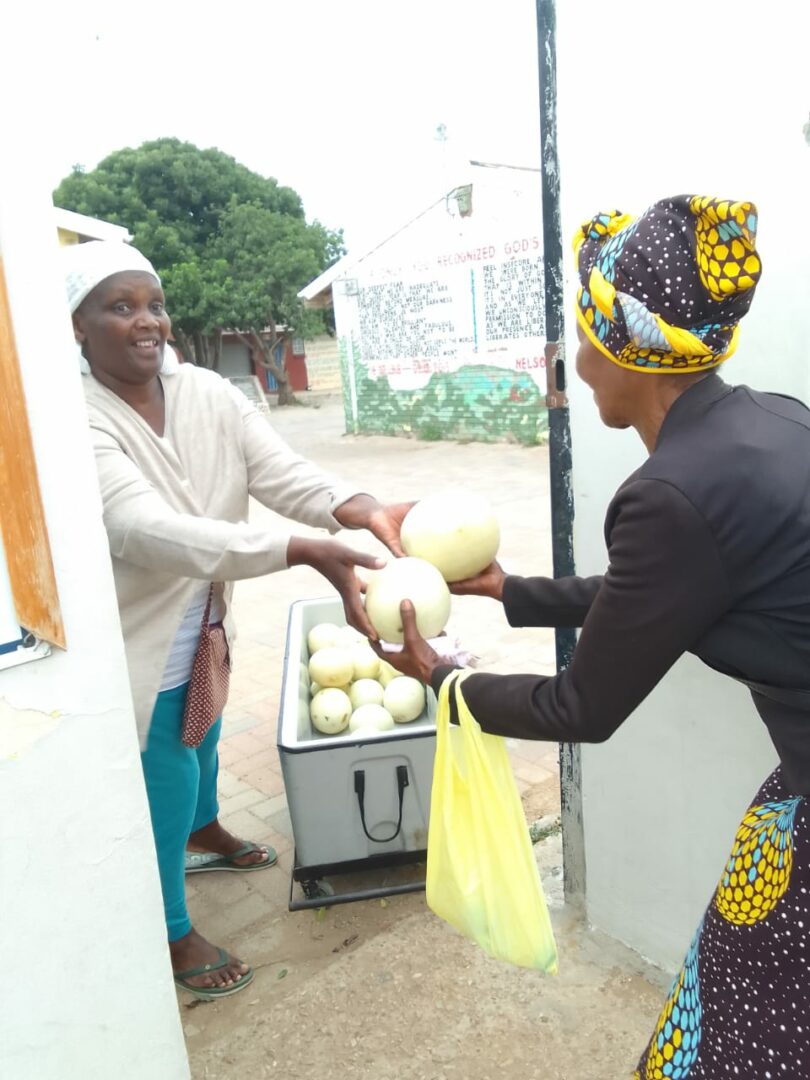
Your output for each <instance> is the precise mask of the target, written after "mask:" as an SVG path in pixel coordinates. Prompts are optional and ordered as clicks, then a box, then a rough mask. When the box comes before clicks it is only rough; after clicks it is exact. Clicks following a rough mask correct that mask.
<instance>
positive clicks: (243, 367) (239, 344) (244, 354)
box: [217, 329, 310, 394]
mask: <svg viewBox="0 0 810 1080" xmlns="http://www.w3.org/2000/svg"><path fill="white" fill-rule="evenodd" d="M278 334H279V340H278V343H277V345H276V347H275V350H274V356H273V359H274V360H275V361H276V363H277V364H278V365H279V367H282V368H283V370H285V371H286V372H287V376H288V378H289V380H290V387H291V389H292V390H293V391H295V392H298V391H303V390H309V389H310V385H309V375H308V370H307V359H308V357H307V356H305V354H304V342H303V340H302V339H301V338H299V337H294V336H293V335H291V334H287V333H285V332H284V330H283V329H279V331H278ZM217 370H218V371H219V373H220V375H224V377H225V378H226V379H230V378H238V377H244V376H245V375H255V376H256V378H257V379H258V380H259V382H260V383H261V385H262V389H263V390H264V392H265V393H266V394H273V393H276V392H277V391H278V384H277V383H276V380H275V379H274V377H273V373H272V372H271V371H268V369H267V368H264V367H262V365H261V364H260V363H259V361H258V360H257V359H256V357H255V356H254V354H253V349H251V348H249V347H248V346H247V345H245V343H244V341H242V340H240V338H239V337H238V336H237V335H236V334H232V333H224V334H223V335H222V352H221V353H220V358H219V367H218V368H217Z"/></svg>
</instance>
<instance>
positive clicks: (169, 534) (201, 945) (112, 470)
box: [64, 241, 409, 999]
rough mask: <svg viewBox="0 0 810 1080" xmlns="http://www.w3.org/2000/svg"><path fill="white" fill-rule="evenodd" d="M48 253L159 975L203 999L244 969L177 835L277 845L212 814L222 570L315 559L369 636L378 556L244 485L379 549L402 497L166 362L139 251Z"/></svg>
mask: <svg viewBox="0 0 810 1080" xmlns="http://www.w3.org/2000/svg"><path fill="white" fill-rule="evenodd" d="M64 258H65V262H66V273H65V281H66V289H67V296H68V303H69V306H70V310H71V313H72V315H73V325H74V332H75V337H76V341H77V344H78V346H79V350H80V363H81V366H82V371H83V373H84V375H85V379H84V387H85V396H86V399H87V406H88V413H89V420H90V427H91V430H92V435H93V444H94V449H95V455H96V463H97V467H98V474H99V483H100V487H101V496H102V502H103V508H104V523H105V527H106V529H107V533H108V537H109V542H110V551H111V554H112V562H113V571H114V575H115V584H116V592H117V596H118V604H119V609H120V613H121V625H122V630H123V635H124V644H125V648H126V654H127V662H128V666H129V674H130V681H131V685H132V693H133V701H134V705H135V714H136V720H137V723H138V731H139V735H140V739H141V750H142V761H143V767H144V776H145V780H146V788H147V793H148V796H149V804H150V812H151V816H152V825H153V830H154V834H155V844H156V848H157V854H158V863H159V868H160V877H161V885H162V889H163V898H164V905H165V910H166V921H167V928H168V936H169V947H170V951H171V957H172V965H173V969H174V972H175V980H176V982H177V983H178V984H179V985H181V986H182V987H183V988H184V989H186V990H188V991H189V992H190V993H192V994H194V995H195V996H196V997H199V998H203V999H212V998H218V997H222V996H225V995H228V994H232V993H235V992H236V991H238V990H241V989H242V988H243V987H244V986H246V985H247V984H248V983H249V982H250V980H251V979H252V977H253V972H252V970H251V969H250V968H248V967H247V966H246V965H245V964H243V963H241V961H239V960H237V959H235V958H234V957H232V956H230V955H229V954H228V953H227V952H226V951H225V950H224V949H221V948H218V947H216V946H214V945H212V944H210V943H209V942H208V941H206V940H205V938H203V937H202V936H201V935H200V934H198V933H197V931H196V930H195V929H194V928H193V927H192V925H191V921H190V919H189V917H188V912H187V910H186V904H185V890H184V873H185V872H186V869H187V863H186V848H187V846H188V847H189V848H190V849H191V850H192V851H195V852H197V853H198V854H197V855H196V856H193V857H192V862H193V860H194V859H196V860H197V864H198V865H196V866H195V865H192V867H191V870H192V871H193V870H195V869H198V870H209V869H228V870H232V871H239V872H252V871H256V870H260V869H263V868H265V867H267V866H270V865H272V863H274V862H275V852H273V851H272V849H268V848H266V847H259V846H257V845H255V844H246V843H244V842H243V841H242V840H240V839H238V838H237V837H235V836H233V835H231V834H230V833H229V832H227V831H226V830H225V829H224V828H223V827H222V826H221V825H220V824H219V821H218V819H217V809H218V808H217V801H216V776H217V741H218V738H219V730H220V720H219V718H218V717H217V716H216V715H214V714H215V712H216V708H215V706H214V705H213V701H214V700H216V699H217V697H218V696H222V683H223V682H226V680H227V665H228V660H227V652H226V650H227V645H228V644H229V643H231V642H232V641H233V626H232V623H231V620H230V615H229V606H230V597H231V592H232V587H233V586H232V583H233V582H234V581H236V580H239V579H241V578H249V577H256V576H259V575H262V574H267V573H273V572H274V571H277V570H283V569H286V567H288V566H293V565H300V564H307V565H310V566H313V567H314V568H315V569H317V570H318V571H319V572H320V573H321V574H323V576H324V577H325V578H326V579H327V580H328V581H330V582H331V584H332V585H333V586H334V587H335V588H336V589H337V591H338V592H339V593H340V595H341V598H342V600H343V603H344V607H345V610H346V615H347V619H348V621H349V622H350V623H351V624H353V625H354V626H355V627H357V628H358V629H359V630H361V631H362V632H363V633H365V634H367V635H368V636H370V637H372V638H374V637H375V636H376V635H375V633H374V630H373V628H372V627H371V625H370V623H369V622H368V620H367V619H366V616H365V612H364V610H363V606H362V601H361V597H360V594H359V591H358V586H357V580H356V577H355V573H354V568H355V566H356V565H359V566H364V567H371V568H373V567H377V566H379V565H380V560H379V559H376V558H373V557H371V556H368V555H365V554H362V553H360V552H355V551H352V550H350V549H349V548H347V547H345V546H343V545H341V544H338V543H337V542H335V541H334V540H329V539H311V538H308V537H307V538H304V537H301V536H295V535H290V534H289V533H286V532H284V531H282V530H272V531H270V530H267V529H265V528H262V527H259V526H253V525H250V524H249V523H248V521H247V518H248V498H249V496H251V495H252V496H253V497H254V498H256V499H258V500H259V501H260V502H262V503H263V504H264V505H265V506H268V507H270V508H271V509H273V510H275V511H276V512H277V513H279V514H281V515H282V516H284V517H287V518H292V519H293V520H295V521H300V522H302V523H305V524H307V525H311V526H317V527H322V528H325V529H327V530H329V531H330V532H336V531H337V530H338V529H340V528H366V529H369V530H370V531H371V532H372V533H373V534H374V535H375V536H376V537H377V538H378V539H380V540H381V541H383V543H385V544H386V545H387V546H388V547H389V548H390V549H391V550H392V551H393V552H394V553H395V554H401V549H400V546H399V529H400V525H401V522H402V518H403V517H404V515H405V513H406V512H407V510H408V508H409V505H408V504H400V505H396V506H387V507H386V506H382V505H380V504H379V503H378V502H377V501H376V500H375V499H374V498H372V497H371V496H370V495H366V494H362V493H358V492H356V491H354V490H353V489H351V488H346V487H342V486H341V485H339V484H338V483H337V482H336V481H335V480H333V479H332V478H331V477H328V476H326V475H325V474H323V473H322V472H321V471H320V470H319V469H317V468H316V467H315V466H314V465H312V464H310V463H309V462H307V461H305V460H304V459H302V458H300V457H299V456H298V455H296V454H294V453H293V452H292V451H291V450H290V448H289V447H288V446H286V444H285V443H284V442H283V441H282V440H281V439H280V438H279V437H278V436H277V435H276V434H275V433H274V432H273V430H272V428H271V427H270V425H269V424H268V423H267V421H266V419H265V418H264V417H262V416H261V415H260V414H259V413H258V412H257V411H256V410H255V409H254V408H253V406H252V405H251V404H250V402H249V401H248V400H247V398H245V396H244V395H243V394H242V393H241V392H240V391H238V390H236V389H235V388H234V387H232V386H231V384H229V383H228V382H227V381H226V380H224V379H222V378H220V377H219V376H218V375H216V374H215V373H213V372H210V371H206V370H204V369H201V368H198V367H196V366H194V365H192V364H179V363H178V361H177V358H176V356H175V355H174V353H173V351H172V350H171V348H170V347H167V338H168V336H169V332H170V329H171V323H170V320H169V316H168V314H167V313H166V309H165V307H164V296H163V290H162V288H161V284H160V279H159V277H158V275H157V273H156V271H155V270H154V268H153V267H152V265H151V264H150V263H149V262H148V260H147V259H146V258H144V256H143V255H142V254H141V253H140V252H138V251H136V250H135V249H134V248H132V247H130V246H129V245H126V244H121V243H114V242H109V241H97V242H92V243H87V244H81V245H77V246H74V247H71V248H68V249H66V251H65V254H64ZM218 648H219V649H221V652H220V653H218V651H217V650H218ZM223 672H224V674H223ZM200 717H203V720H201V719H200ZM189 732H190V733H191V734H189ZM184 740H185V741H184Z"/></svg>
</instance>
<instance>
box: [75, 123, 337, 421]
mask: <svg viewBox="0 0 810 1080" xmlns="http://www.w3.org/2000/svg"><path fill="white" fill-rule="evenodd" d="M54 202H55V203H56V205H57V206H60V207H62V208H64V209H66V210H75V211H76V212H78V213H80V214H87V215H89V216H90V217H97V218H101V219H102V220H104V221H110V222H112V223H113V224H117V225H123V226H124V227H125V228H127V229H128V230H129V231H130V232H131V233H132V235H133V243H134V244H135V246H136V247H137V248H138V249H139V250H140V251H142V252H143V253H144V255H146V257H147V258H148V259H150V260H151V262H152V263H153V264H154V266H155V268H156V269H157V271H158V273H159V274H160V276H161V280H162V282H163V287H164V290H165V292H166V304H167V308H168V310H169V313H170V314H171V317H172V323H173V326H174V331H175V335H176V340H177V343H178V345H179V346H180V348H181V349H182V351H183V352H184V354H185V357H186V359H187V360H193V361H194V362H196V363H200V364H205V365H206V366H211V367H216V366H217V364H218V360H219V350H220V345H221V337H222V333H223V331H225V330H230V331H233V332H235V333H238V334H239V335H240V336H241V337H242V339H243V340H244V341H245V342H246V343H248V344H249V345H250V347H251V348H252V349H253V350H254V352H255V355H256V356H257V358H258V359H259V360H260V362H261V363H262V364H264V366H266V367H268V368H269V369H270V370H272V371H273V374H274V375H275V377H276V381H277V382H278V384H279V402H280V403H283V402H284V401H286V400H294V399H293V397H292V394H291V393H290V391H289V384H288V380H287V376H286V372H284V371H282V370H280V369H279V366H278V364H277V363H276V361H275V360H274V349H275V346H276V344H277V340H278V335H279V328H280V327H284V329H285V330H286V331H287V332H288V333H295V334H297V335H302V336H303V335H307V334H310V333H313V332H317V329H318V326H317V325H316V324H318V323H319V321H320V316H318V315H316V314H314V313H313V312H311V311H307V310H305V309H304V307H303V305H302V304H301V302H300V301H299V299H298V297H297V293H298V291H299V290H300V289H301V288H303V286H304V285H306V284H307V283H308V282H309V281H311V280H312V279H313V278H314V277H317V275H318V274H319V273H321V272H322V271H323V270H325V269H326V268H327V267H328V266H329V265H331V264H332V263H333V262H335V261H336V259H338V258H339V257H340V256H341V255H342V254H343V253H344V248H343V235H342V232H341V231H339V230H338V231H332V230H329V229H327V228H325V227H324V226H323V225H322V224H321V223H320V222H318V221H315V222H312V223H309V222H307V221H306V218H305V216H304V208H303V206H302V203H301V199H300V197H299V196H298V194H297V193H296V192H295V191H293V189H292V188H289V187H284V186H283V185H280V184H279V183H278V182H277V181H276V180H274V179H272V178H268V177H263V176H260V175H259V174H258V173H255V172H252V171H251V170H250V169H248V168H246V167H245V166H244V165H241V164H239V162H237V161H236V160H235V159H234V158H232V157H230V156H229V155H228V154H225V153H223V152H222V151H220V150H216V149H207V150H200V149H199V148H198V147H196V146H194V145H193V144H191V143H186V142H181V141H180V140H178V139H157V140H155V141H153V142H147V143H144V144H143V145H142V146H140V147H137V148H136V149H132V148H126V149H123V150H117V151H115V152H114V153H112V154H110V155H109V156H108V157H106V158H105V159H104V160H103V161H102V162H100V164H99V165H98V166H97V167H96V168H95V169H92V170H91V171H89V172H85V171H84V169H82V168H81V167H80V166H76V167H74V169H73V171H72V172H71V174H70V175H69V176H67V177H65V179H64V180H62V182H61V183H60V184H59V186H58V187H57V189H56V191H55V192H54Z"/></svg>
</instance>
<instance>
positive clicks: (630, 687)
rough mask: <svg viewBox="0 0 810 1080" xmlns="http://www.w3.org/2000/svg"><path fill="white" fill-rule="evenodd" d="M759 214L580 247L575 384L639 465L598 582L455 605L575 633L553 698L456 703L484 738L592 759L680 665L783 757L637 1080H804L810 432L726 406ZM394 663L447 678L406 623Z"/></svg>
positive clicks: (459, 588) (514, 584)
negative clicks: (700, 672) (740, 706)
mask: <svg viewBox="0 0 810 1080" xmlns="http://www.w3.org/2000/svg"><path fill="white" fill-rule="evenodd" d="M756 227H757V214H756V209H755V208H754V206H753V205H752V204H751V203H745V202H736V203H735V202H731V201H726V200H719V199H709V198H703V197H697V196H694V197H691V196H678V197H675V198H670V199H664V200H662V201H661V202H657V203H655V204H654V205H653V206H651V207H650V208H649V209H648V210H647V211H646V212H645V213H643V214H642V215H641V216H640V217H638V218H636V219H633V218H631V217H630V216H628V215H619V214H618V213H615V212H613V213H606V214H600V215H598V216H597V217H595V218H594V219H593V220H592V221H590V222H588V223H587V224H586V225H585V226H583V227H582V229H580V230H579V231H578V233H577V237H576V241H575V249H576V252H577V260H578V271H579V279H580V288H579V291H578V294H577V318H578V323H579V326H578V332H579V338H580V345H579V351H578V354H577V371H578V373H579V375H580V377H581V378H582V379H583V380H584V381H585V382H586V383H587V384H588V386H590V388H591V389H592V390H593V394H594V398H595V401H596V404H597V407H598V409H599V413H600V416H601V418H602V420H603V422H604V423H605V424H606V425H607V426H608V427H612V428H628V427H633V428H635V429H636V431H637V432H638V434H639V436H640V437H641V439H642V441H643V442H644V445H645V447H646V449H647V451H648V454H649V457H648V458H647V460H646V461H645V463H644V464H643V465H642V466H641V468H639V469H637V470H636V472H634V473H633V474H632V475H631V476H630V477H628V479H627V480H626V481H625V482H624V483H623V484H622V486H621V487H620V488H619V490H618V491H617V492H616V495H615V496H614V498H613V501H612V502H611V504H610V507H609V509H608V512H607V520H606V523H605V536H606V540H607V547H608V558H609V565H608V569H607V572H606V573H605V574H604V576H599V577H592V578H576V577H572V578H562V579H558V580H552V579H549V578H520V577H515V576H508V575H506V574H504V572H503V570H502V569H501V568H500V566H498V565H497V564H493V565H492V566H490V567H489V568H488V569H487V570H485V571H484V572H483V573H482V574H481V575H480V576H479V577H478V578H476V579H473V580H470V581H467V582H461V583H459V584H458V585H456V586H453V588H454V590H455V591H456V592H460V593H467V594H474V595H480V596H489V597H492V598H494V599H497V600H499V601H501V602H502V603H503V606H504V609H505V612H506V616H507V618H508V620H509V622H510V624H511V625H512V626H554V627H582V632H581V634H580V637H579V641H578V644H577V647H576V650H575V653H574V657H573V661H572V663H571V665H570V667H569V668H568V669H567V670H565V671H563V672H561V673H560V674H558V675H556V676H553V677H543V676H538V675H489V674H485V673H477V674H472V675H470V676H469V677H468V678H467V679H466V681H465V682H464V697H465V699H466V701H467V703H468V704H469V706H470V708H471V710H472V713H473V715H474V716H475V718H476V719H477V720H478V722H479V723H480V724H481V727H482V728H483V729H484V730H485V731H488V732H492V733H495V734H498V735H508V736H514V737H517V738H524V739H547V740H552V741H555V742H556V741H566V742H601V741H603V740H605V739H607V738H609V737H610V735H611V734H612V733H613V732H614V731H615V730H616V729H617V728H618V727H619V725H620V724H621V723H623V721H624V720H626V719H627V717H628V716H629V715H630V714H631V713H632V711H633V710H634V709H635V708H636V706H637V705H639V704H640V703H641V702H642V701H643V700H644V698H645V697H646V696H647V695H648V694H649V693H650V691H651V690H652V689H653V688H654V687H655V686H656V684H657V683H658V682H659V681H660V680H661V679H662V678H663V677H664V675H665V674H666V672H667V671H668V670H669V669H670V667H672V665H673V664H674V663H675V661H676V660H677V659H678V658H679V657H680V656H682V655H683V654H684V653H686V652H691V653H694V654H695V655H697V656H698V657H700V658H701V659H702V660H703V661H705V663H707V664H708V665H709V666H710V667H712V668H714V669H715V670H716V671H718V672H721V673H723V674H724V675H727V676H730V677H731V678H734V679H737V680H740V681H742V682H744V683H746V684H747V685H748V686H749V688H750V689H751V693H752V695H753V700H754V703H755V705H756V708H757V710H758V712H759V714H760V716H761V717H762V719H763V721H764V722H765V724H766V725H767V728H768V731H769V734H770V736H771V738H772V740H773V743H774V746H775V747H776V750H777V752H778V754H779V758H780V765H779V767H778V768H777V769H776V770H775V771H774V772H773V773H772V774H771V775H770V776H769V777H768V778H767V779H766V781H765V783H764V784H763V786H762V787H761V789H760V790H759V792H758V793H757V795H756V796H755V798H754V801H753V803H752V804H751V807H750V808H749V810H748V812H747V813H746V815H745V817H744V819H743V822H742V824H741V825H740V828H739V830H738V832H737V836H736V839H735V841H734V845H733V850H732V852H731V855H730V858H729V860H728V862H727V864H726V866H725V868H724V869H723V871H722V873H721V875H720V880H719V883H718V885H717V887H716V889H715V892H714V895H713V897H712V899H711V902H710V903H709V906H708V908H707V910H706V913H705V915H704V917H703V919H702V920H701V923H700V925H699V927H698V929H697V932H696V934H695V937H694V940H693V942H692V944H691V946H690V948H689V950H688V952H687V956H686V961H685V963H684V966H683V968H682V970H681V972H680V973H679V975H678V977H677V978H676V980H675V982H674V984H673V987H672V991H671V993H670V996H669V998H668V1000H667V1003H666V1005H665V1007H664V1010H663V1012H662V1014H661V1017H660V1020H659V1022H658V1025H657V1027H656V1030H655V1032H654V1034H653V1036H652V1038H651V1040H650V1043H649V1045H648V1046H647V1048H646V1050H645V1052H644V1054H643V1056H642V1058H641V1061H640V1062H639V1065H638V1070H637V1072H636V1074H635V1076H636V1077H637V1078H638V1080H660V1078H664V1077H671V1078H673V1080H686V1078H688V1080H719V1078H720V1077H723V1078H725V1077H729V1076H738V1077H740V1078H742V1077H745V1078H748V1080H754V1078H756V1080H767V1078H771V1077H773V1078H776V1077H782V1076H784V1077H791V1078H796V1080H798V1078H799V1077H806V1076H810V1023H808V1022H807V1016H808V1011H810V983H809V981H808V977H807V975H808V956H807V955H806V954H807V953H808V952H810V948H808V931H810V900H808V896H810V813H808V802H807V797H808V796H810V715H808V714H810V542H809V541H808V538H809V537H810V411H808V409H807V408H805V406H804V405H803V404H801V403H800V402H798V401H795V400H794V399H792V398H787V397H782V396H779V395H776V394H766V393H760V392H757V391H754V390H751V389H750V388H748V387H746V386H736V387H732V386H729V385H727V384H726V383H725V382H723V380H722V379H721V378H720V376H719V374H718V373H717V368H718V367H719V366H720V364H722V363H723V362H724V361H725V360H726V359H728V357H729V356H731V354H732V353H733V351H734V349H735V347H736V344H737V338H738V334H739V323H740V320H741V318H742V317H743V316H744V315H745V314H746V312H747V311H748V309H749V307H750V305H751V301H752V299H753V295H754V291H755V288H756V284H757V282H758V280H759V277H760V272H761V267H760V259H759V255H758V254H757V250H756ZM403 618H404V620H405V627H406V643H407V644H406V648H405V650H404V652H403V653H401V654H398V655H397V656H394V657H389V659H391V661H392V663H394V664H396V665H397V666H398V667H400V668H401V669H402V670H404V671H406V672H407V673H409V674H412V675H416V676H418V677H420V678H422V679H423V680H425V681H426V682H431V683H432V684H433V686H434V688H435V689H436V690H437V691H438V689H439V687H440V685H441V683H442V682H443V681H444V680H445V679H446V678H447V677H448V676H452V671H453V669H452V668H448V667H447V666H446V662H443V661H442V659H441V658H440V657H439V656H437V655H436V654H435V653H434V652H433V651H432V650H431V649H430V647H429V646H428V645H427V644H426V643H425V642H424V641H422V640H421V639H420V638H419V636H418V634H417V632H416V627H415V623H414V621H413V616H412V612H411V610H410V608H409V606H408V605H407V604H406V605H405V606H404V610H403Z"/></svg>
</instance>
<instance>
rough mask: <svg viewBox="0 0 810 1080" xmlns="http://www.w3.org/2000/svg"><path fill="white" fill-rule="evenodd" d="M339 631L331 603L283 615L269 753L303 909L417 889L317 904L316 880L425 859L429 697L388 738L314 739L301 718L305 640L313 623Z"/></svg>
mask: <svg viewBox="0 0 810 1080" xmlns="http://www.w3.org/2000/svg"><path fill="white" fill-rule="evenodd" d="M323 622H331V623H336V624H337V625H341V626H342V625H345V622H346V619H345V616H344V613H343V606H342V604H341V602H340V600H338V599H323V600H299V601H297V602H296V603H294V604H292V605H291V606H290V616H289V622H288V628H287V648H286V652H285V657H284V675H283V681H282V690H281V709H280V713H279V721H278V752H279V758H280V759H281V769H282V773H283V775H284V786H285V788H286V793H287V804H288V806H289V811H290V819H291V822H292V829H293V835H294V838H295V863H294V866H293V879H294V880H295V881H299V882H302V883H303V885H304V892H305V895H306V896H307V897H308V902H304V903H297V902H296V903H294V902H293V900H292V892H291V898H290V907H291V908H292V909H296V908H299V907H312V906H316V905H320V904H327V903H330V902H331V903H339V902H342V901H345V900H355V899H366V898H369V897H371V896H383V895H389V894H391V893H394V892H406V891H412V890H414V889H416V888H422V887H423V885H424V883H423V882H422V881H420V882H418V883H416V884H413V883H412V884H410V885H404V886H403V885H396V886H392V887H391V888H388V889H374V890H370V891H366V892H364V893H362V894H361V893H350V894H347V895H344V896H333V897H328V896H325V894H324V890H322V889H320V888H318V882H319V879H321V878H324V877H327V876H328V875H330V874H343V873H349V872H352V871H357V870H367V869H372V868H373V867H377V866H381V867H384V866H395V865H398V864H404V863H409V862H418V861H421V860H422V859H424V857H425V852H426V849H427V829H428V819H429V814H430V789H431V784H432V781H433V756H434V753H435V749H436V724H435V716H436V698H435V695H434V694H433V691H432V690H431V689H430V688H428V690H427V703H426V707H425V711H424V713H423V714H422V716H420V717H419V718H418V719H417V720H414V721H412V722H411V723H409V724H397V725H396V728H395V729H394V730H393V731H390V732H385V733H384V734H380V735H376V736H362V735H360V734H355V733H353V732H349V731H347V732H346V733H345V734H342V735H322V734H321V733H320V732H318V731H316V730H315V729H314V728H313V727H312V724H311V723H310V719H309V686H310V678H309V673H308V671H307V662H308V659H309V654H308V651H307V634H308V633H309V631H310V630H311V629H312V628H313V627H314V626H316V625H317V624H318V623H323Z"/></svg>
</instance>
